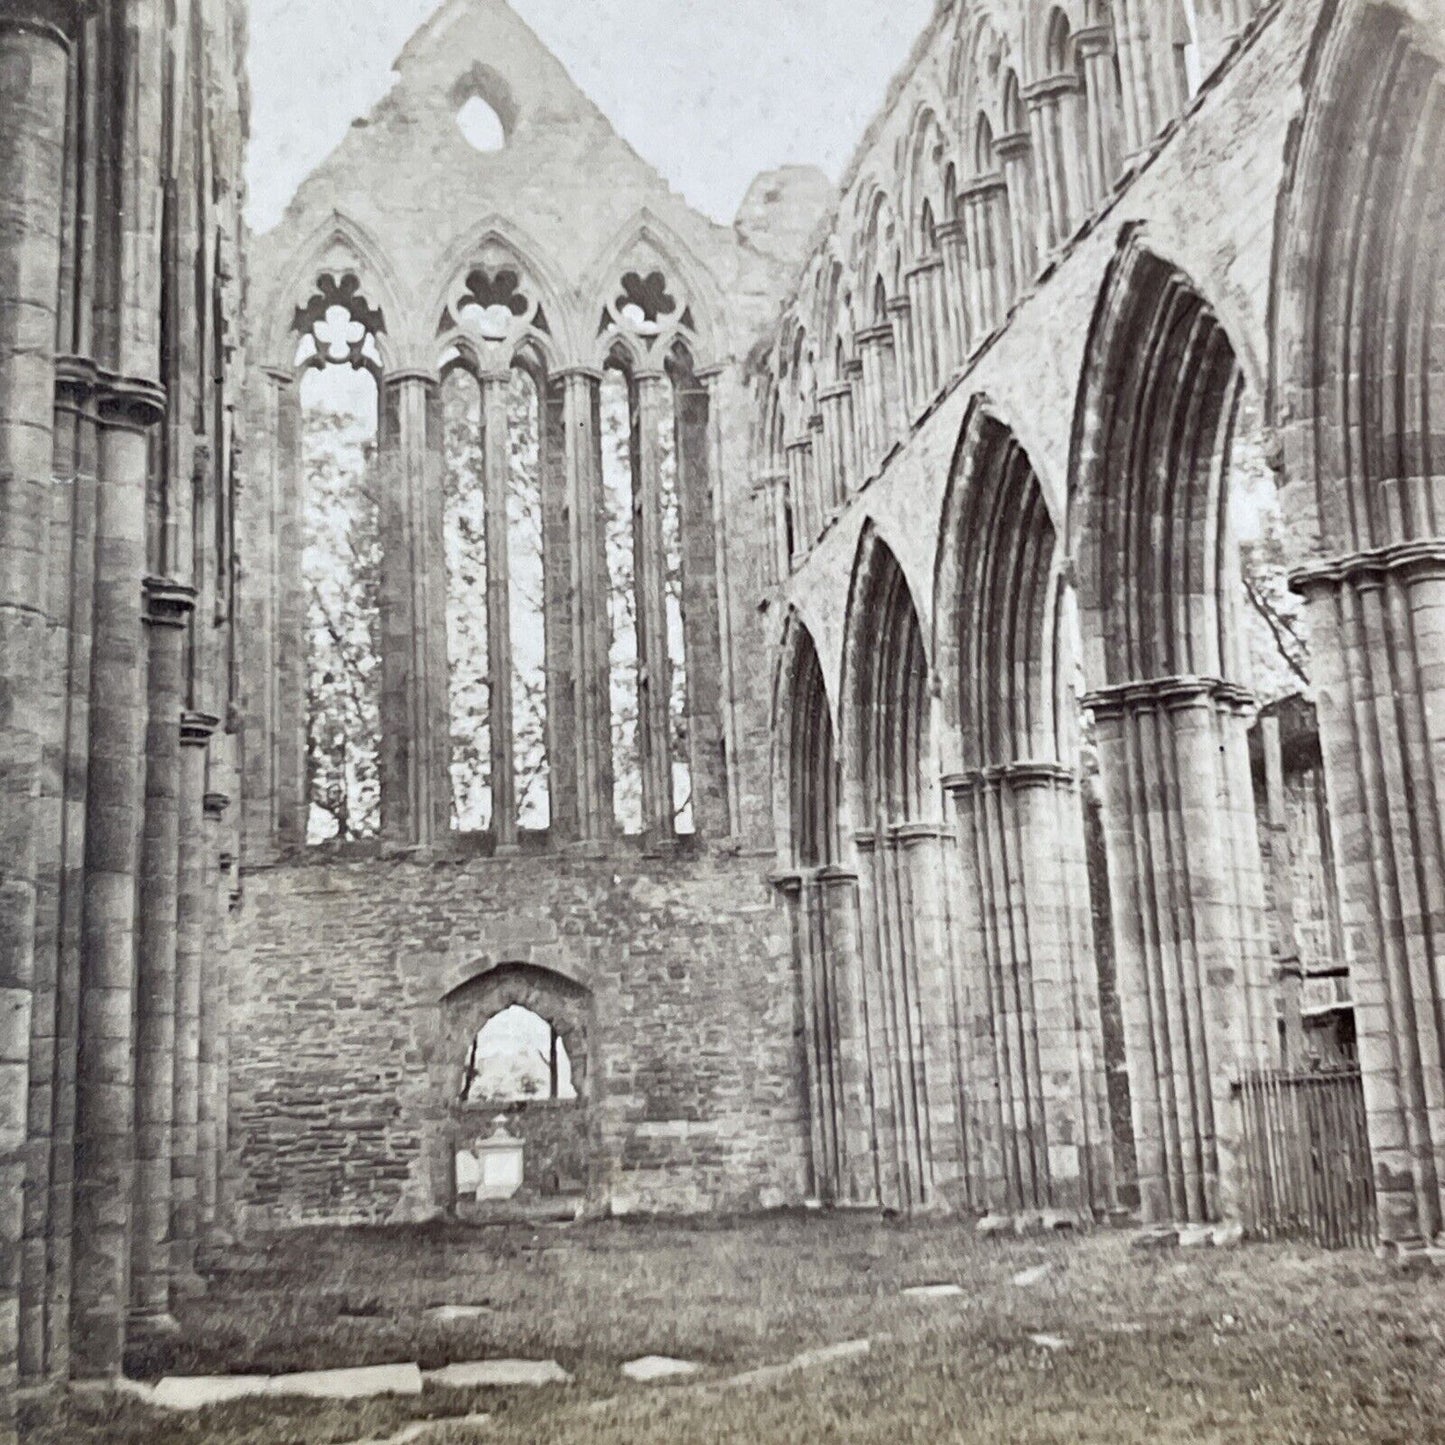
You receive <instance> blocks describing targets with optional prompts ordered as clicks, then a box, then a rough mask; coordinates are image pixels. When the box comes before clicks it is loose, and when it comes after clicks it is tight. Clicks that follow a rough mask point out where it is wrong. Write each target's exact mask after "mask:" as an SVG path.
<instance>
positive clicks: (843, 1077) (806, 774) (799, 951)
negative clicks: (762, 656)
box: [775, 618, 878, 1204]
mask: <svg viewBox="0 0 1445 1445" xmlns="http://www.w3.org/2000/svg"><path fill="white" fill-rule="evenodd" d="M777 701H778V706H777V711H776V718H775V722H776V726H777V730H778V731H777V734H776V735H777V737H778V738H779V740H780V745H779V753H778V764H779V769H780V776H779V778H778V785H779V793H780V795H781V796H782V797H784V798H786V800H787V801H786V810H787V817H786V839H787V842H786V846H785V850H784V858H783V860H782V861H783V871H782V873H781V874H780V876H779V879H778V885H779V888H780V890H781V892H782V894H783V896H784V898H785V899H786V902H787V907H788V913H789V919H790V922H791V933H792V939H793V959H794V966H795V969H796V975H797V988H798V998H799V1002H800V1005H801V1008H800V1012H801V1015H802V1023H803V1065H804V1077H805V1080H806V1083H807V1102H808V1120H809V1140H810V1166H811V1167H810V1173H811V1180H810V1184H811V1190H812V1193H813V1196H814V1197H816V1198H817V1199H819V1200H821V1201H822V1202H823V1203H825V1204H838V1203H854V1204H868V1203H873V1202H876V1200H877V1198H878V1160H877V1152H876V1150H875V1148H874V1142H873V1141H874V1121H873V1112H872V1107H871V1103H870V1097H869V1089H868V1082H867V1081H868V1077H869V1067H868V1059H867V1054H866V1050H867V1033H868V1031H867V1028H866V1026H865V1023H864V1019H863V1009H864V1002H863V993H862V977H861V974H860V957H859V952H858V942H859V933H858V919H859V914H858V873H857V871H856V870H855V869H852V868H848V867H844V866H841V865H840V857H841V839H840V837H839V825H840V818H839V774H838V757H837V748H836V745H835V740H834V735H833V719H832V712H831V709H830V706H829V702H828V692H827V686H826V684H825V682H824V679H823V669H822V665H821V663H820V662H819V660H818V653H817V649H816V647H815V646H814V644H813V639H812V637H811V635H810V634H809V632H808V631H807V629H806V627H804V626H803V624H802V623H801V622H800V621H798V620H797V619H796V618H794V619H793V620H792V621H791V623H790V625H789V629H788V636H787V639H786V641H785V644H784V656H783V662H782V668H781V672H780V688H779V695H778V700H777Z"/></svg>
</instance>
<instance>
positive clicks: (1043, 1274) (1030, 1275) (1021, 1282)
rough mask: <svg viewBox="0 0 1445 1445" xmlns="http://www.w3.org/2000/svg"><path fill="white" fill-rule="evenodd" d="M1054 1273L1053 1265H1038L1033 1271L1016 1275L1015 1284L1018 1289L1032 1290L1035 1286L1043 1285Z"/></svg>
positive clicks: (1029, 1270) (1025, 1271)
mask: <svg viewBox="0 0 1445 1445" xmlns="http://www.w3.org/2000/svg"><path fill="white" fill-rule="evenodd" d="M1053 1272H1054V1267H1053V1265H1051V1264H1036V1265H1034V1266H1033V1268H1032V1269H1025V1270H1020V1271H1019V1273H1018V1274H1016V1275H1014V1277H1013V1283H1014V1287H1015V1288H1016V1289H1032V1288H1033V1287H1034V1285H1036V1284H1041V1283H1042V1282H1043V1281H1044V1280H1045V1279H1047V1278H1048V1277H1049V1275H1051V1274H1052V1273H1053Z"/></svg>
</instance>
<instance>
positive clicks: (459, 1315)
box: [423, 1305, 493, 1325]
mask: <svg viewBox="0 0 1445 1445" xmlns="http://www.w3.org/2000/svg"><path fill="white" fill-rule="evenodd" d="M492 1312H493V1311H492V1307H491V1306H490V1305H433V1306H432V1307H431V1308H430V1309H429V1310H427V1311H426V1314H425V1315H424V1316H423V1318H425V1319H428V1320H431V1321H433V1322H434V1323H436V1324H441V1325H454V1324H461V1323H463V1322H464V1321H466V1320H482V1319H486V1317H487V1316H488V1315H489V1314H491V1313H492Z"/></svg>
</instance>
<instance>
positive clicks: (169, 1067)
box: [131, 577, 196, 1330]
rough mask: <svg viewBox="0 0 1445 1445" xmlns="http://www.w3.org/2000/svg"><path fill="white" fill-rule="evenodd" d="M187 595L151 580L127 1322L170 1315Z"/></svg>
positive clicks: (153, 1323) (179, 587) (153, 1324)
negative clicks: (177, 936)
mask: <svg viewBox="0 0 1445 1445" xmlns="http://www.w3.org/2000/svg"><path fill="white" fill-rule="evenodd" d="M195 601H196V595H195V591H194V589H193V588H191V587H189V586H186V585H183V584H181V583H178V582H173V581H169V580H165V579H162V578H156V577H150V578H147V579H146V586H145V622H146V635H147V652H148V654H149V667H148V677H147V723H146V734H145V812H144V823H143V829H142V837H141V855H140V895H139V914H138V917H137V923H136V954H137V986H136V1111H135V1123H136V1191H135V1224H134V1232H133V1237H132V1242H131V1324H132V1325H133V1326H138V1327H141V1328H143V1329H146V1330H154V1329H156V1328H157V1327H159V1326H162V1325H164V1324H166V1323H167V1322H168V1316H169V1313H170V1231H171V1158H172V1142H173V1140H172V1131H173V1127H174V1109H175V1057H176V918H177V890H178V883H179V878H178V873H177V858H178V853H177V850H178V846H179V841H180V769H181V756H180V753H181V747H180V743H181V740H180V717H181V704H182V692H183V689H182V662H183V650H184V644H185V629H186V626H187V623H188V622H189V619H190V616H191V613H192V611H193V610H194V607H195Z"/></svg>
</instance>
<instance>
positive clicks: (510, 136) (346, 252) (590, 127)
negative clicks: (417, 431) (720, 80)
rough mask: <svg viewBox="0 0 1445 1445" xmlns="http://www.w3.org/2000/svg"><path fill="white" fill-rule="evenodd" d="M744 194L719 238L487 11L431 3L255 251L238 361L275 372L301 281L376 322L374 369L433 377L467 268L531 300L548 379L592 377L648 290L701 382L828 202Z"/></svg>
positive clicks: (750, 323)
mask: <svg viewBox="0 0 1445 1445" xmlns="http://www.w3.org/2000/svg"><path fill="white" fill-rule="evenodd" d="M473 126H476V127H479V129H472V133H471V136H470V138H469V135H468V133H467V132H468V130H469V129H470V128H471V127H473ZM759 187H761V189H759ZM759 187H755V188H754V194H753V195H752V196H750V198H749V203H748V204H747V205H746V206H745V208H744V214H743V215H742V216H741V217H740V218H739V223H738V225H737V226H735V227H727V226H722V225H719V224H717V223H715V222H713V221H711V220H709V219H707V218H706V217H704V216H702V215H700V214H699V213H698V212H696V211H694V210H693V209H692V208H691V207H689V206H688V205H687V204H686V202H685V201H684V200H683V199H682V198H681V197H680V196H679V195H677V194H676V193H675V192H674V191H672V190H671V189H670V188H669V187H668V185H667V183H666V181H665V180H664V179H663V178H662V177H661V176H660V175H659V174H658V172H657V171H656V170H655V169H654V168H653V167H652V166H650V165H649V164H647V163H646V162H645V161H644V160H643V159H642V158H641V157H640V156H638V155H637V153H636V152H635V151H634V150H633V149H632V148H631V147H630V146H629V145H628V144H627V143H626V142H625V141H623V140H622V139H621V137H619V136H618V135H617V133H616V132H615V131H614V130H613V129H612V127H611V125H610V124H609V123H608V121H607V120H606V118H605V117H604V116H603V115H602V113H601V112H600V111H599V110H598V109H597V107H596V106H595V105H594V104H593V103H592V102H591V101H590V100H589V99H588V98H587V97H586V96H585V95H584V94H583V93H582V91H581V90H580V89H579V88H578V87H577V86H576V85H575V84H574V83H573V81H572V79H571V78H570V76H569V75H568V74H567V72H566V70H565V68H564V67H563V66H562V64H561V63H560V62H559V61H558V60H557V59H556V57H554V56H553V55H552V54H551V53H550V52H549V51H548V50H547V48H546V47H545V46H544V45H543V44H542V42H541V41H540V40H539V39H538V38H537V36H536V35H535V34H534V33H533V32H532V31H531V30H530V29H529V28H528V26H527V25H526V24H525V23H524V22H523V21H522V20H521V19H520V17H518V16H517V14H516V13H515V12H514V11H513V10H512V9H511V7H510V6H508V5H507V4H505V3H504V0H449V3H447V4H445V5H443V6H442V7H441V9H439V10H438V12H437V13H436V14H435V15H434V16H433V17H432V19H431V20H429V21H428V22H427V23H426V24H425V25H424V26H422V28H421V29H420V30H419V31H418V32H417V33H416V34H415V35H414V36H413V37H412V39H411V40H410V41H409V42H408V43H407V45H406V46H405V47H404V48H403V50H402V52H401V55H400V57H399V58H398V61H397V67H396V78H395V82H394V85H393V87H392V89H391V91H390V93H389V94H388V95H387V96H386V97H385V99H383V100H382V101H381V102H380V103H379V104H378V105H377V106H376V107H375V108H374V109H373V110H372V111H371V112H370V113H369V114H368V115H366V116H363V117H361V118H359V119H357V120H356V121H355V122H354V123H353V124H352V127H351V129H350V131H349V132H348V133H347V135H346V137H345V139H344V140H343V141H342V142H341V144H340V145H339V146H338V147H337V148H336V149H335V151H333V152H332V154H331V155H330V156H329V157H328V158H327V160H325V161H324V162H323V163H322V164H321V165H320V166H318V167H317V168H316V170H314V171H313V172H312V173H311V175H310V176H309V177H308V178H307V179H306V180H305V181H304V182H303V183H302V185H301V187H300V188H299V190H298V192H297V194H296V196H295V197H294V198H293V200H292V201H291V203H290V205H289V206H288V207H287V210H286V212H285V215H284V217H283V219H282V221H281V222H280V224H279V225H277V226H276V227H275V228H274V229H272V230H271V231H269V232H267V233H265V234H264V235H262V236H259V237H258V238H257V239H256V242H255V247H254V253H253V256H254V260H253V275H254V286H253V291H252V295H253V312H252V315H253V323H254V328H255V347H254V352H255V358H256V360H258V361H259V362H261V363H262V364H263V365H270V366H279V365H287V364H289V363H290V361H291V355H290V351H289V349H288V348H289V341H290V327H291V322H292V319H293V316H294V309H295V307H297V306H301V305H304V304H305V303H306V301H307V299H308V298H309V297H310V295H311V294H312V292H313V291H314V289H315V282H316V279H317V277H318V274H320V273H322V272H325V271H331V272H338V271H344V272H352V273H355V274H356V276H357V279H358V281H359V282H360V285H361V288H362V291H363V292H364V294H365V295H366V297H367V299H368V301H369V302H370V303H371V304H372V305H373V306H374V307H377V308H379V309H380V310H381V312H382V313H383V315H384V317H385V333H384V335H385V340H384V342H383V343H382V351H383V359H384V361H385V364H386V365H387V366H388V368H392V367H395V368H412V367H420V368H427V369H432V368H434V367H435V365H436V357H437V354H438V339H439V327H440V330H441V331H445V327H442V326H440V323H441V321H442V318H443V317H444V316H445V315H446V314H447V313H448V311H449V310H450V312H451V313H452V316H453V318H455V314H456V308H457V306H458V304H465V302H466V295H465V290H466V284H467V280H468V277H469V275H470V274H471V273H473V272H474V271H475V270H476V269H477V268H478V267H479V266H480V267H481V268H482V269H483V270H484V271H485V272H486V273H487V278H488V284H489V285H490V284H493V283H495V282H496V280H497V276H498V274H499V273H500V272H501V271H503V270H510V271H512V272H515V273H516V274H517V276H518V280H519V283H520V285H521V288H522V291H523V292H524V293H526V299H527V301H528V302H529V304H530V303H531V302H533V301H535V302H538V303H540V305H541V307H542V310H543V313H544V315H545V318H546V333H547V341H546V343H545V344H546V345H547V346H548V347H549V349H550V351H551V355H550V356H549V358H548V359H549V361H550V362H551V363H552V364H553V365H554V366H556V367H558V368H561V367H566V366H577V365H580V366H596V365H599V364H600V361H601V359H602V355H603V352H602V346H603V344H604V343H603V342H602V341H600V340H599V336H600V335H601V332H602V331H604V330H605V329H606V328H605V326H602V327H599V318H601V317H602V316H603V315H604V313H606V312H607V311H608V310H609V308H611V309H616V307H617V305H618V303H619V301H620V300H622V299H623V298H624V296H625V295H626V294H627V293H626V287H625V286H624V285H623V281H624V278H625V277H627V276H628V275H633V276H636V277H637V278H639V279H641V280H643V281H648V280H649V279H650V278H652V277H654V276H655V275H657V274H660V275H661V276H662V278H663V280H664V281H665V283H666V285H665V288H664V289H665V291H666V293H667V295H668V296H669V297H671V298H672V299H673V300H674V301H675V302H676V303H677V309H676V312H675V313H674V312H672V311H668V312H667V313H666V314H667V316H669V317H672V318H673V319H674V320H677V321H678V322H680V321H681V318H682V316H683V314H684V313H687V314H688V321H689V325H688V326H687V327H686V328H684V329H685V330H687V331H688V332H690V335H689V336H688V341H689V344H690V347H691V349H692V350H693V352H694V354H695V355H696V357H697V360H698V363H699V365H700V366H704V367H705V366H708V365H713V364H718V363H722V362H724V361H726V360H728V359H729V358H731V357H735V356H739V355H741V354H743V353H745V352H746V350H747V348H748V346H749V344H750V343H751V342H752V340H753V339H754V338H755V337H756V336H757V334H758V333H759V332H760V331H761V329H762V328H763V327H764V326H765V325H767V324H768V323H769V322H770V321H771V320H772V318H773V316H774V315H775V314H776V308H777V303H778V300H779V298H780V297H781V295H782V294H783V292H784V291H785V290H786V288H787V286H788V285H789V284H790V282H791V280H792V278H793V277H794V276H795V275H796V273H797V270H798V268H799V266H800V265H801V262H802V258H803V254H804V252H805V250H806V246H807V240H808V238H809V236H810V235H811V234H812V233H813V232H814V231H815V230H816V227H817V224H818V221H819V219H820V217H821V215H822V214H823V213H824V211H825V210H826V208H827V204H828V200H829V199H830V192H831V188H830V187H828V184H827V182H826V180H825V179H824V178H823V177H822V176H821V175H820V174H818V173H816V172H812V171H808V170H806V169H802V168H792V169H789V170H787V171H782V172H775V173H772V174H771V175H770V176H768V177H764V178H761V179H760V182H759ZM507 359H508V358H505V357H501V358H498V361H499V363H500V364H505V363H506V360H507ZM639 360H642V361H645V357H639Z"/></svg>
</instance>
